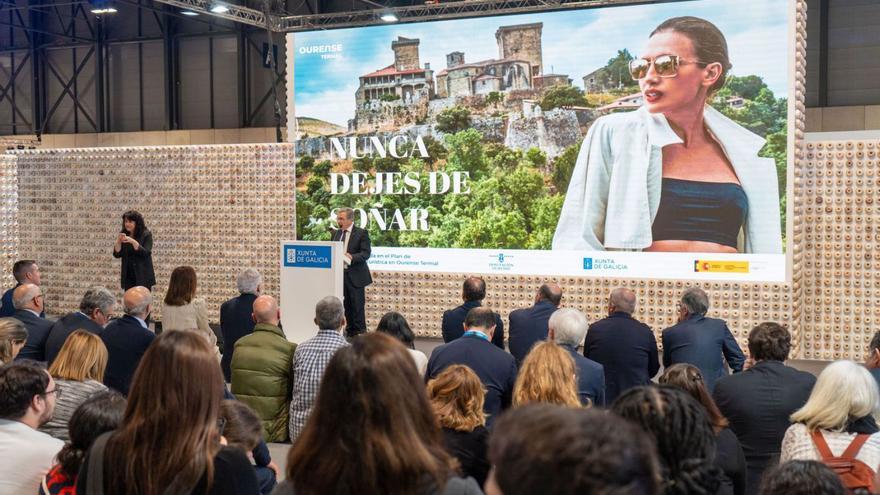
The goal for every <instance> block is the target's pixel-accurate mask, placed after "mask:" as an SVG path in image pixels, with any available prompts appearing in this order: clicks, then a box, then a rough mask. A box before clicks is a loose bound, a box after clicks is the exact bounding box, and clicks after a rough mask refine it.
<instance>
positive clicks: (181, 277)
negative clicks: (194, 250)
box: [165, 265, 196, 306]
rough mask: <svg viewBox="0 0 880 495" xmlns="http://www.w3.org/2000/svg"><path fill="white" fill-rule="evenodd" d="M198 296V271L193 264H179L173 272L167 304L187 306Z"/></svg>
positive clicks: (166, 299) (167, 293) (166, 295)
mask: <svg viewBox="0 0 880 495" xmlns="http://www.w3.org/2000/svg"><path fill="white" fill-rule="evenodd" d="M194 297H196V271H195V269H194V268H193V267H191V266H186V265H184V266H178V267H177V268H175V269H174V270H173V271H172V272H171V280H170V281H169V282H168V291H167V292H166V293H165V304H167V305H169V306H185V305H187V304H189V303H190V302H192V300H193V298H194Z"/></svg>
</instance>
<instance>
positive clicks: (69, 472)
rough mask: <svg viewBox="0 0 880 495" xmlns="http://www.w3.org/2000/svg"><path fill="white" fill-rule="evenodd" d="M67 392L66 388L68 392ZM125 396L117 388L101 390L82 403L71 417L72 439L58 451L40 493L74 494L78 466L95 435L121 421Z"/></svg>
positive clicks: (112, 428)
mask: <svg viewBox="0 0 880 495" xmlns="http://www.w3.org/2000/svg"><path fill="white" fill-rule="evenodd" d="M65 394H66V392H65ZM124 413H125V397H123V396H122V395H120V394H118V393H116V392H111V391H107V392H101V393H98V394H97V395H94V396H92V397H91V398H89V399H87V400H86V401H85V402H83V403H82V405H80V406H79V407H78V408H77V409H76V411H75V412H74V413H73V416H71V417H70V428H69V434H68V433H65V436H69V437H70V441H69V442H67V443H66V444H64V448H62V449H61V452H59V453H58V464H56V465H55V466H54V467H53V468H52V469H50V470H49V472H48V473H47V474H46V476H44V477H43V483H42V485H41V486H40V495H74V494H75V493H76V479H77V476H78V475H79V468H80V466H81V465H82V460H83V458H84V457H85V456H86V452H88V450H89V447H91V446H92V443H93V442H94V441H95V439H96V438H98V437H99V436H101V435H102V434H104V433H107V432H108V431H113V430H115V429H116V428H117V427H118V426H119V424H120V423H122V416H123V414H124Z"/></svg>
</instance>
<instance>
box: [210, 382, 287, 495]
mask: <svg viewBox="0 0 880 495" xmlns="http://www.w3.org/2000/svg"><path fill="white" fill-rule="evenodd" d="M220 424H221V425H222V428H221V430H222V431H221V432H220V433H221V434H222V435H223V438H225V439H226V445H228V446H230V447H234V448H237V449H239V450H241V451H242V452H243V453H244V454H245V455H247V456H249V457H251V458H253V452H254V451H255V450H256V449H257V448H259V446H260V444H261V443H262V441H263V425H262V423H261V422H260V417H259V416H257V413H256V412H254V410H253V409H251V408H250V407H249V406H248V405H247V404H245V403H244V402H241V401H238V400H236V399H226V400H224V401H223V402H221V403H220ZM254 472H255V474H256V475H257V482H258V483H259V484H260V493H261V494H262V495H269V494H270V493H272V489H274V488H275V473H274V472H273V470H272V468H270V467H267V466H259V465H255V466H254ZM264 479H269V480H271V482H269V483H263V482H262V480H264Z"/></svg>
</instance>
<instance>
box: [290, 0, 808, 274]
mask: <svg viewBox="0 0 880 495" xmlns="http://www.w3.org/2000/svg"><path fill="white" fill-rule="evenodd" d="M792 16H793V5H792V3H791V2H789V1H788V0H773V1H768V0H740V1H737V2H730V1H729V0H693V1H684V2H670V3H661V4H650V5H618V6H609V7H602V8H591V9H582V10H568V11H557V12H546V13H535V14H520V15H508V16H494V17H482V18H473V19H455V20H446V21H436V22H425V23H415V24H394V25H381V26H369V27H362V28H352V29H340V30H329V31H315V32H303V33H295V34H290V35H288V36H289V38H288V41H287V44H288V68H289V69H290V70H289V74H288V77H289V81H288V83H289V84H288V88H290V91H291V93H290V94H289V95H288V102H289V103H288V104H289V108H288V114H289V115H291V118H290V119H289V122H288V130H289V131H288V133H289V137H290V139H291V140H293V141H294V142H295V143H296V156H297V166H296V174H297V198H296V210H297V211H296V232H297V236H298V237H299V239H302V240H329V239H330V235H331V228H333V227H335V226H336V225H335V213H336V210H337V209H338V208H341V207H346V206H348V207H352V208H354V209H355V225H358V226H360V227H364V228H366V229H368V230H369V233H370V237H371V239H372V245H373V252H372V256H371V258H370V260H369V264H370V267H371V268H372V269H373V270H392V271H422V272H423V271H439V272H463V273H508V274H528V275H557V276H560V275H562V276H569V275H581V276H583V275H588V276H611V277H644V278H669V279H697V280H699V279H712V280H719V279H722V280H744V281H784V280H785V279H786V256H785V245H786V239H785V232H786V228H785V226H786V176H787V169H788V161H789V157H788V150H789V136H790V134H791V129H792V125H793V118H791V117H792V114H793V110H792V109H793V108H794V107H793V103H792V102H790V101H789V100H790V98H791V97H792V96H793V90H792V88H793V87H794V83H793V80H794V67H793V60H794V57H793V55H792V53H793V50H794V43H793V40H792V39H793V36H792V35H791V34H790V26H791V24H790V23H792ZM292 116H295V119H296V123H295V125H294V122H293V118H292Z"/></svg>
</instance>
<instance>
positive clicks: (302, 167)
mask: <svg viewBox="0 0 880 495" xmlns="http://www.w3.org/2000/svg"><path fill="white" fill-rule="evenodd" d="M314 166H315V159H314V158H312V156H311V155H303V156H302V158H300V159H299V163H297V164H296V170H297V172H299V174H298V175H300V176H302V175H304V174H306V173H308V172H309V171H310V170H312V167H314Z"/></svg>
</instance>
